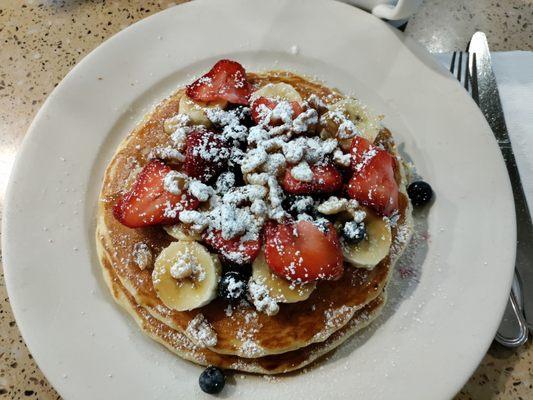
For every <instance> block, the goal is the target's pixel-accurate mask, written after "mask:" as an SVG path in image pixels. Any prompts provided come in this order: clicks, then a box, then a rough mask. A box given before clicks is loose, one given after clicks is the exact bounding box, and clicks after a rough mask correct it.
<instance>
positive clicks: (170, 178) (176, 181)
mask: <svg viewBox="0 0 533 400" xmlns="http://www.w3.org/2000/svg"><path fill="white" fill-rule="evenodd" d="M188 180H189V177H188V176H187V175H185V174H184V173H182V172H178V171H169V172H168V173H167V174H166V175H165V178H164V179H163V188H164V189H165V190H166V191H167V192H169V193H172V194H175V195H179V194H181V193H182V191H183V189H184V188H185V186H186V185H187V182H188Z"/></svg>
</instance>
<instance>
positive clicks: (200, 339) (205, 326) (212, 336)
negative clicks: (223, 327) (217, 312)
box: [185, 313, 217, 347]
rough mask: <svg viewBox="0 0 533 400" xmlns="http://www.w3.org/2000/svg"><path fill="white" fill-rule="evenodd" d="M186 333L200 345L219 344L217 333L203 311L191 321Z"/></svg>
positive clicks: (211, 345) (210, 345)
mask: <svg viewBox="0 0 533 400" xmlns="http://www.w3.org/2000/svg"><path fill="white" fill-rule="evenodd" d="M185 333H186V334H187V336H189V337H190V338H191V339H192V340H193V341H194V342H195V343H196V344H197V345H198V346H199V347H213V346H216V344H217V334H216V332H215V331H214V330H213V328H212V326H211V324H209V321H208V320H207V319H206V318H205V317H204V315H203V314H202V313H199V314H198V315H196V317H194V318H193V319H192V320H191V321H190V322H189V324H188V325H187V329H186V330H185Z"/></svg>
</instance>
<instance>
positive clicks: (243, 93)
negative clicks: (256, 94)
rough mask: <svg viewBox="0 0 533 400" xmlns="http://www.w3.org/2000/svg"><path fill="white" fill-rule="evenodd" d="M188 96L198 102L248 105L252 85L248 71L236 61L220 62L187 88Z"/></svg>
mask: <svg viewBox="0 0 533 400" xmlns="http://www.w3.org/2000/svg"><path fill="white" fill-rule="evenodd" d="M186 93H187V96H189V97H190V98H191V99H193V100H196V101H203V102H212V101H218V100H226V101H228V102H230V103H233V104H243V105H247V104H248V100H249V98H250V93H251V85H250V83H249V82H248V81H247V80H246V71H245V70H244V68H243V66H242V65H241V64H239V63H238V62H236V61H231V60H220V61H219V62H217V63H216V64H215V65H214V66H213V68H211V70H210V71H209V72H208V73H207V74H205V75H204V76H202V77H201V78H199V79H197V80H196V81H194V82H193V83H192V84H190V85H189V86H187V91H186Z"/></svg>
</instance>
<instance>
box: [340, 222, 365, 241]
mask: <svg viewBox="0 0 533 400" xmlns="http://www.w3.org/2000/svg"><path fill="white" fill-rule="evenodd" d="M342 237H343V239H344V240H345V241H346V243H350V244H357V243H359V242H361V241H362V240H363V239H364V238H365V237H366V227H365V224H364V222H359V223H357V222H355V221H348V222H346V223H345V224H344V226H343V227H342Z"/></svg>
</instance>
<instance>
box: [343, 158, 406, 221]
mask: <svg viewBox="0 0 533 400" xmlns="http://www.w3.org/2000/svg"><path fill="white" fill-rule="evenodd" d="M395 165H396V163H395V160H394V158H393V157H392V156H391V155H390V154H389V153H388V152H386V151H385V150H379V151H378V152H377V154H376V155H374V156H373V157H372V158H371V159H370V160H369V161H368V163H366V164H364V166H363V167H362V168H361V170H360V171H359V172H355V173H354V175H353V176H352V178H351V179H350V181H349V183H348V195H349V196H350V197H351V198H353V199H356V200H357V201H359V202H360V203H361V204H364V205H367V206H369V207H372V208H373V209H375V210H376V211H377V212H378V213H379V214H381V215H386V216H389V215H391V214H392V213H393V212H394V211H395V210H397V209H398V184H397V183H396V180H395V179H394V169H395Z"/></svg>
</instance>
